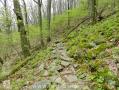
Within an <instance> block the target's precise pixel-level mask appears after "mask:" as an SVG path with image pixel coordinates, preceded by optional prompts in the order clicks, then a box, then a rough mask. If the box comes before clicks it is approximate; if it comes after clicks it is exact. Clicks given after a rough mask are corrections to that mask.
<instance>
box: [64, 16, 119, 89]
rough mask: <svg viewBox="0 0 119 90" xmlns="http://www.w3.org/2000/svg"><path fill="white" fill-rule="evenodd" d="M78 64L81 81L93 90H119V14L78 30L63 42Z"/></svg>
mask: <svg viewBox="0 0 119 90" xmlns="http://www.w3.org/2000/svg"><path fill="white" fill-rule="evenodd" d="M64 42H65V43H66V46H67V51H68V53H69V55H70V56H71V57H72V58H74V59H75V62H76V63H79V64H78V67H77V75H78V77H79V79H81V80H82V79H83V80H88V81H90V82H91V85H90V86H91V87H92V90H118V89H119V15H118V14H116V15H114V16H112V17H110V18H107V19H106V20H105V21H102V22H99V23H97V24H96V25H94V26H88V27H84V26H82V27H81V28H77V30H76V31H74V32H72V33H71V34H70V35H69V36H68V37H67V39H65V40H64Z"/></svg>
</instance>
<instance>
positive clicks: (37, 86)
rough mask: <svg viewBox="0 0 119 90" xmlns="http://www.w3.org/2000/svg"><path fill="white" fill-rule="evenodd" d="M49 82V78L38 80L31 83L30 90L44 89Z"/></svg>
mask: <svg viewBox="0 0 119 90" xmlns="http://www.w3.org/2000/svg"><path fill="white" fill-rule="evenodd" d="M50 84H51V82H50V81H49V80H43V81H39V82H36V83H35V84H33V85H32V89H31V90H46V89H47V88H48V87H49V86H50Z"/></svg>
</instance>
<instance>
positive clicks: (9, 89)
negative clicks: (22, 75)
mask: <svg viewBox="0 0 119 90" xmlns="http://www.w3.org/2000/svg"><path fill="white" fill-rule="evenodd" d="M3 87H4V90H12V87H11V85H10V80H5V81H3Z"/></svg>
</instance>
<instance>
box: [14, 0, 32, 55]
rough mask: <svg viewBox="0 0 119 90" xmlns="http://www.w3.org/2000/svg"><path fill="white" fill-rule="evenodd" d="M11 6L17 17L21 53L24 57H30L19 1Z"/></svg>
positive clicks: (16, 0)
mask: <svg viewBox="0 0 119 90" xmlns="http://www.w3.org/2000/svg"><path fill="white" fill-rule="evenodd" d="M13 4H14V12H15V14H16V17H17V26H18V31H19V32H20V39H21V48H22V52H23V55H24V57H27V56H29V55H30V50H29V43H28V38H27V31H26V30H25V26H24V23H23V17H22V12H21V8H20V3H19V0H13Z"/></svg>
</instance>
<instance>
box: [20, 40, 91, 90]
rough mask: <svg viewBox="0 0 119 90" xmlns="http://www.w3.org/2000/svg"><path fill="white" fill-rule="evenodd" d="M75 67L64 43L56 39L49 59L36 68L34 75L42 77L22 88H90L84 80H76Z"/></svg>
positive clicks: (31, 89) (62, 89) (38, 89)
mask: <svg viewBox="0 0 119 90" xmlns="http://www.w3.org/2000/svg"><path fill="white" fill-rule="evenodd" d="M76 67H77V65H76V64H74V63H73V59H72V58H70V57H69V56H68V54H67V51H66V49H65V47H64V44H63V43H62V42H60V41H56V42H54V43H53V45H52V55H51V59H49V60H47V61H46V62H43V63H40V64H39V65H38V66H37V68H36V73H35V75H38V77H42V78H41V79H40V80H39V81H37V82H35V83H33V84H31V85H30V86H25V87H23V88H22V90H85V89H86V90H90V89H89V87H88V85H87V82H86V81H81V80H80V81H79V80H78V78H77V76H76V71H75V68H76ZM84 88H85V89H84Z"/></svg>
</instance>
